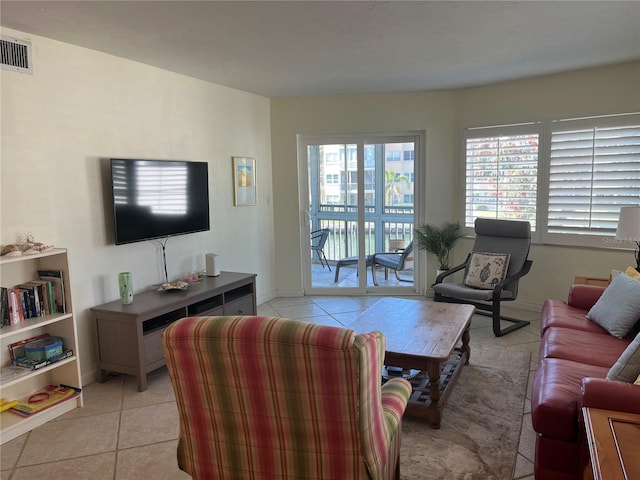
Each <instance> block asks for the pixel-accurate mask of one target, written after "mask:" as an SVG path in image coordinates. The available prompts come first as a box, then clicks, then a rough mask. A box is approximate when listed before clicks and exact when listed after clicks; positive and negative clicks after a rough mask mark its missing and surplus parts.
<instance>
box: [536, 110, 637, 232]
mask: <svg viewBox="0 0 640 480" xmlns="http://www.w3.org/2000/svg"><path fill="white" fill-rule="evenodd" d="M600 121H602V122H604V123H606V119H605V120H600ZM590 122H591V123H595V125H593V126H590V127H589V126H585V125H584V124H585V123H589V121H578V122H555V123H556V124H554V125H553V131H552V133H551V155H550V161H549V205H548V213H547V215H548V219H547V225H548V229H547V230H548V232H549V233H561V234H590V235H612V234H614V233H615V231H616V227H617V224H618V215H619V212H620V207H621V206H625V205H637V204H639V203H640V123H636V124H633V123H631V124H626V125H614V126H598V119H594V120H591V121H590ZM574 123H575V125H574Z"/></svg>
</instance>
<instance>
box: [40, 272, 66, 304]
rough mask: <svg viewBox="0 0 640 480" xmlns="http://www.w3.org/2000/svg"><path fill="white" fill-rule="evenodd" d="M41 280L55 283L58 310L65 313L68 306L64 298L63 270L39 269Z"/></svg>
mask: <svg viewBox="0 0 640 480" xmlns="http://www.w3.org/2000/svg"><path fill="white" fill-rule="evenodd" d="M38 275H40V280H47V281H50V282H51V284H52V285H53V297H54V303H55V306H56V312H58V313H65V312H66V311H67V307H66V304H65V298H64V277H63V274H62V270H38Z"/></svg>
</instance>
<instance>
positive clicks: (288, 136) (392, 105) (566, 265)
mask: <svg viewBox="0 0 640 480" xmlns="http://www.w3.org/2000/svg"><path fill="white" fill-rule="evenodd" d="M639 110H640V63H630V64H622V65H616V66H610V67H603V68H595V69H589V70H583V71H576V72H572V73H565V74H561V75H549V76H544V77H537V78H531V79H526V80H521V81H512V82H504V83H499V84H494V85H490V86H486V87H478V88H468V89H464V90H457V91H435V92H422V93H414V94H380V95H340V96H327V97H294V98H277V99H273V100H272V104H271V126H272V145H273V147H272V148H273V158H274V165H273V178H274V190H275V191H276V192H278V194H277V197H276V198H275V203H274V205H275V210H274V211H275V230H276V256H277V258H279V259H286V261H284V260H283V261H279V262H278V264H277V266H276V268H277V271H276V285H277V288H278V292H279V293H281V294H296V293H300V292H302V278H301V273H300V272H301V265H300V258H299V254H298V252H299V248H300V234H299V231H300V222H299V219H300V215H299V212H298V189H297V163H296V135H297V134H299V133H306V134H320V133H353V132H380V131H392V132H396V131H401V130H425V131H426V133H427V135H426V137H427V140H426V143H427V148H426V177H427V182H426V191H425V192H424V193H425V196H426V198H425V206H426V220H427V221H429V222H433V223H436V224H439V223H441V222H444V221H451V220H458V219H459V213H460V212H459V210H460V207H459V206H460V201H461V189H460V188H461V182H460V173H459V172H460V147H459V144H458V138H459V133H460V131H461V129H462V128H464V127H469V126H480V125H485V126H486V125H496V124H507V123H517V122H524V121H529V120H544V119H551V118H571V117H576V116H584V115H600V114H608V113H620V112H629V111H639ZM421 220H423V221H424V219H421ZM470 248H471V241H469V240H463V241H461V242H460V243H459V245H458V246H457V247H456V249H455V251H454V261H457V262H461V261H463V260H464V258H465V256H466V253H467V252H468V251H469V249H470ZM530 258H531V259H533V261H534V264H533V269H532V272H531V274H530V275H528V276H527V277H525V278H524V279H523V281H522V282H521V289H520V293H519V297H518V302H517V304H518V306H520V307H524V308H531V309H538V308H540V306H541V305H542V303H543V302H544V300H545V299H546V298H549V297H554V298H566V295H567V292H568V288H569V285H570V284H571V282H572V280H573V278H574V276H576V275H586V276H600V277H607V276H608V275H609V272H610V270H611V269H624V268H625V267H626V266H627V265H629V264H630V263H632V260H633V256H632V254H631V251H630V250H626V251H611V250H604V249H579V248H568V247H552V246H545V245H534V246H533V247H532V251H531V256H530ZM432 260H433V259H431V258H429V259H428V268H427V270H426V275H427V278H434V277H435V265H433V263H434V262H433V261H432Z"/></svg>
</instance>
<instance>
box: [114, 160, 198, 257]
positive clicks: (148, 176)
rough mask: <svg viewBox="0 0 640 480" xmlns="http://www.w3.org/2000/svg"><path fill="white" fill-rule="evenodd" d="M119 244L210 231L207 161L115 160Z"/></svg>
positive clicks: (115, 218) (115, 193) (116, 230)
mask: <svg viewBox="0 0 640 480" xmlns="http://www.w3.org/2000/svg"><path fill="white" fill-rule="evenodd" d="M111 187H112V190H111V191H112V193H113V216H114V224H115V240H116V245H121V244H123V243H131V242H139V241H142V240H151V239H154V238H161V237H169V236H172V235H182V234H185V233H193V232H202V231H206V230H209V177H208V164H207V163H206V162H185V161H173V160H132V159H121V158H112V159H111Z"/></svg>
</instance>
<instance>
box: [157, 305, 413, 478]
mask: <svg viewBox="0 0 640 480" xmlns="http://www.w3.org/2000/svg"><path fill="white" fill-rule="evenodd" d="M162 345H163V349H164V354H165V357H166V360H167V368H168V371H169V376H170V378H171V382H172V384H173V389H174V392H175V396H176V402H177V405H178V414H179V418H180V434H179V442H178V452H177V454H178V466H179V468H180V469H181V470H183V471H185V472H187V473H188V474H189V475H191V476H192V477H193V478H195V479H206V480H216V479H219V480H222V479H225V480H230V479H249V478H255V479H261V480H305V479H315V480H317V479H321V478H327V479H381V480H382V479H385V480H386V479H389V480H390V479H396V480H399V478H400V473H399V472H400V465H399V452H400V439H401V432H402V430H401V427H402V415H403V413H404V410H405V408H406V406H407V401H408V399H409V395H410V394H411V385H410V383H409V382H408V381H407V380H405V379H402V378H393V379H390V380H389V381H387V382H386V383H385V384H384V385H381V371H382V370H381V369H382V363H383V360H384V349H385V339H384V336H383V334H382V333H381V332H377V331H374V332H371V333H365V334H361V335H356V334H355V332H354V331H353V330H351V329H348V328H338V327H332V326H326V325H318V324H312V323H307V322H302V321H297V320H288V319H283V318H274V317H258V316H244V317H243V316H236V317H231V316H227V317H187V318H183V319H180V320H178V321H176V322H174V323H172V324H171V325H170V326H169V327H167V329H166V330H165V331H164V332H163V334H162Z"/></svg>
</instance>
